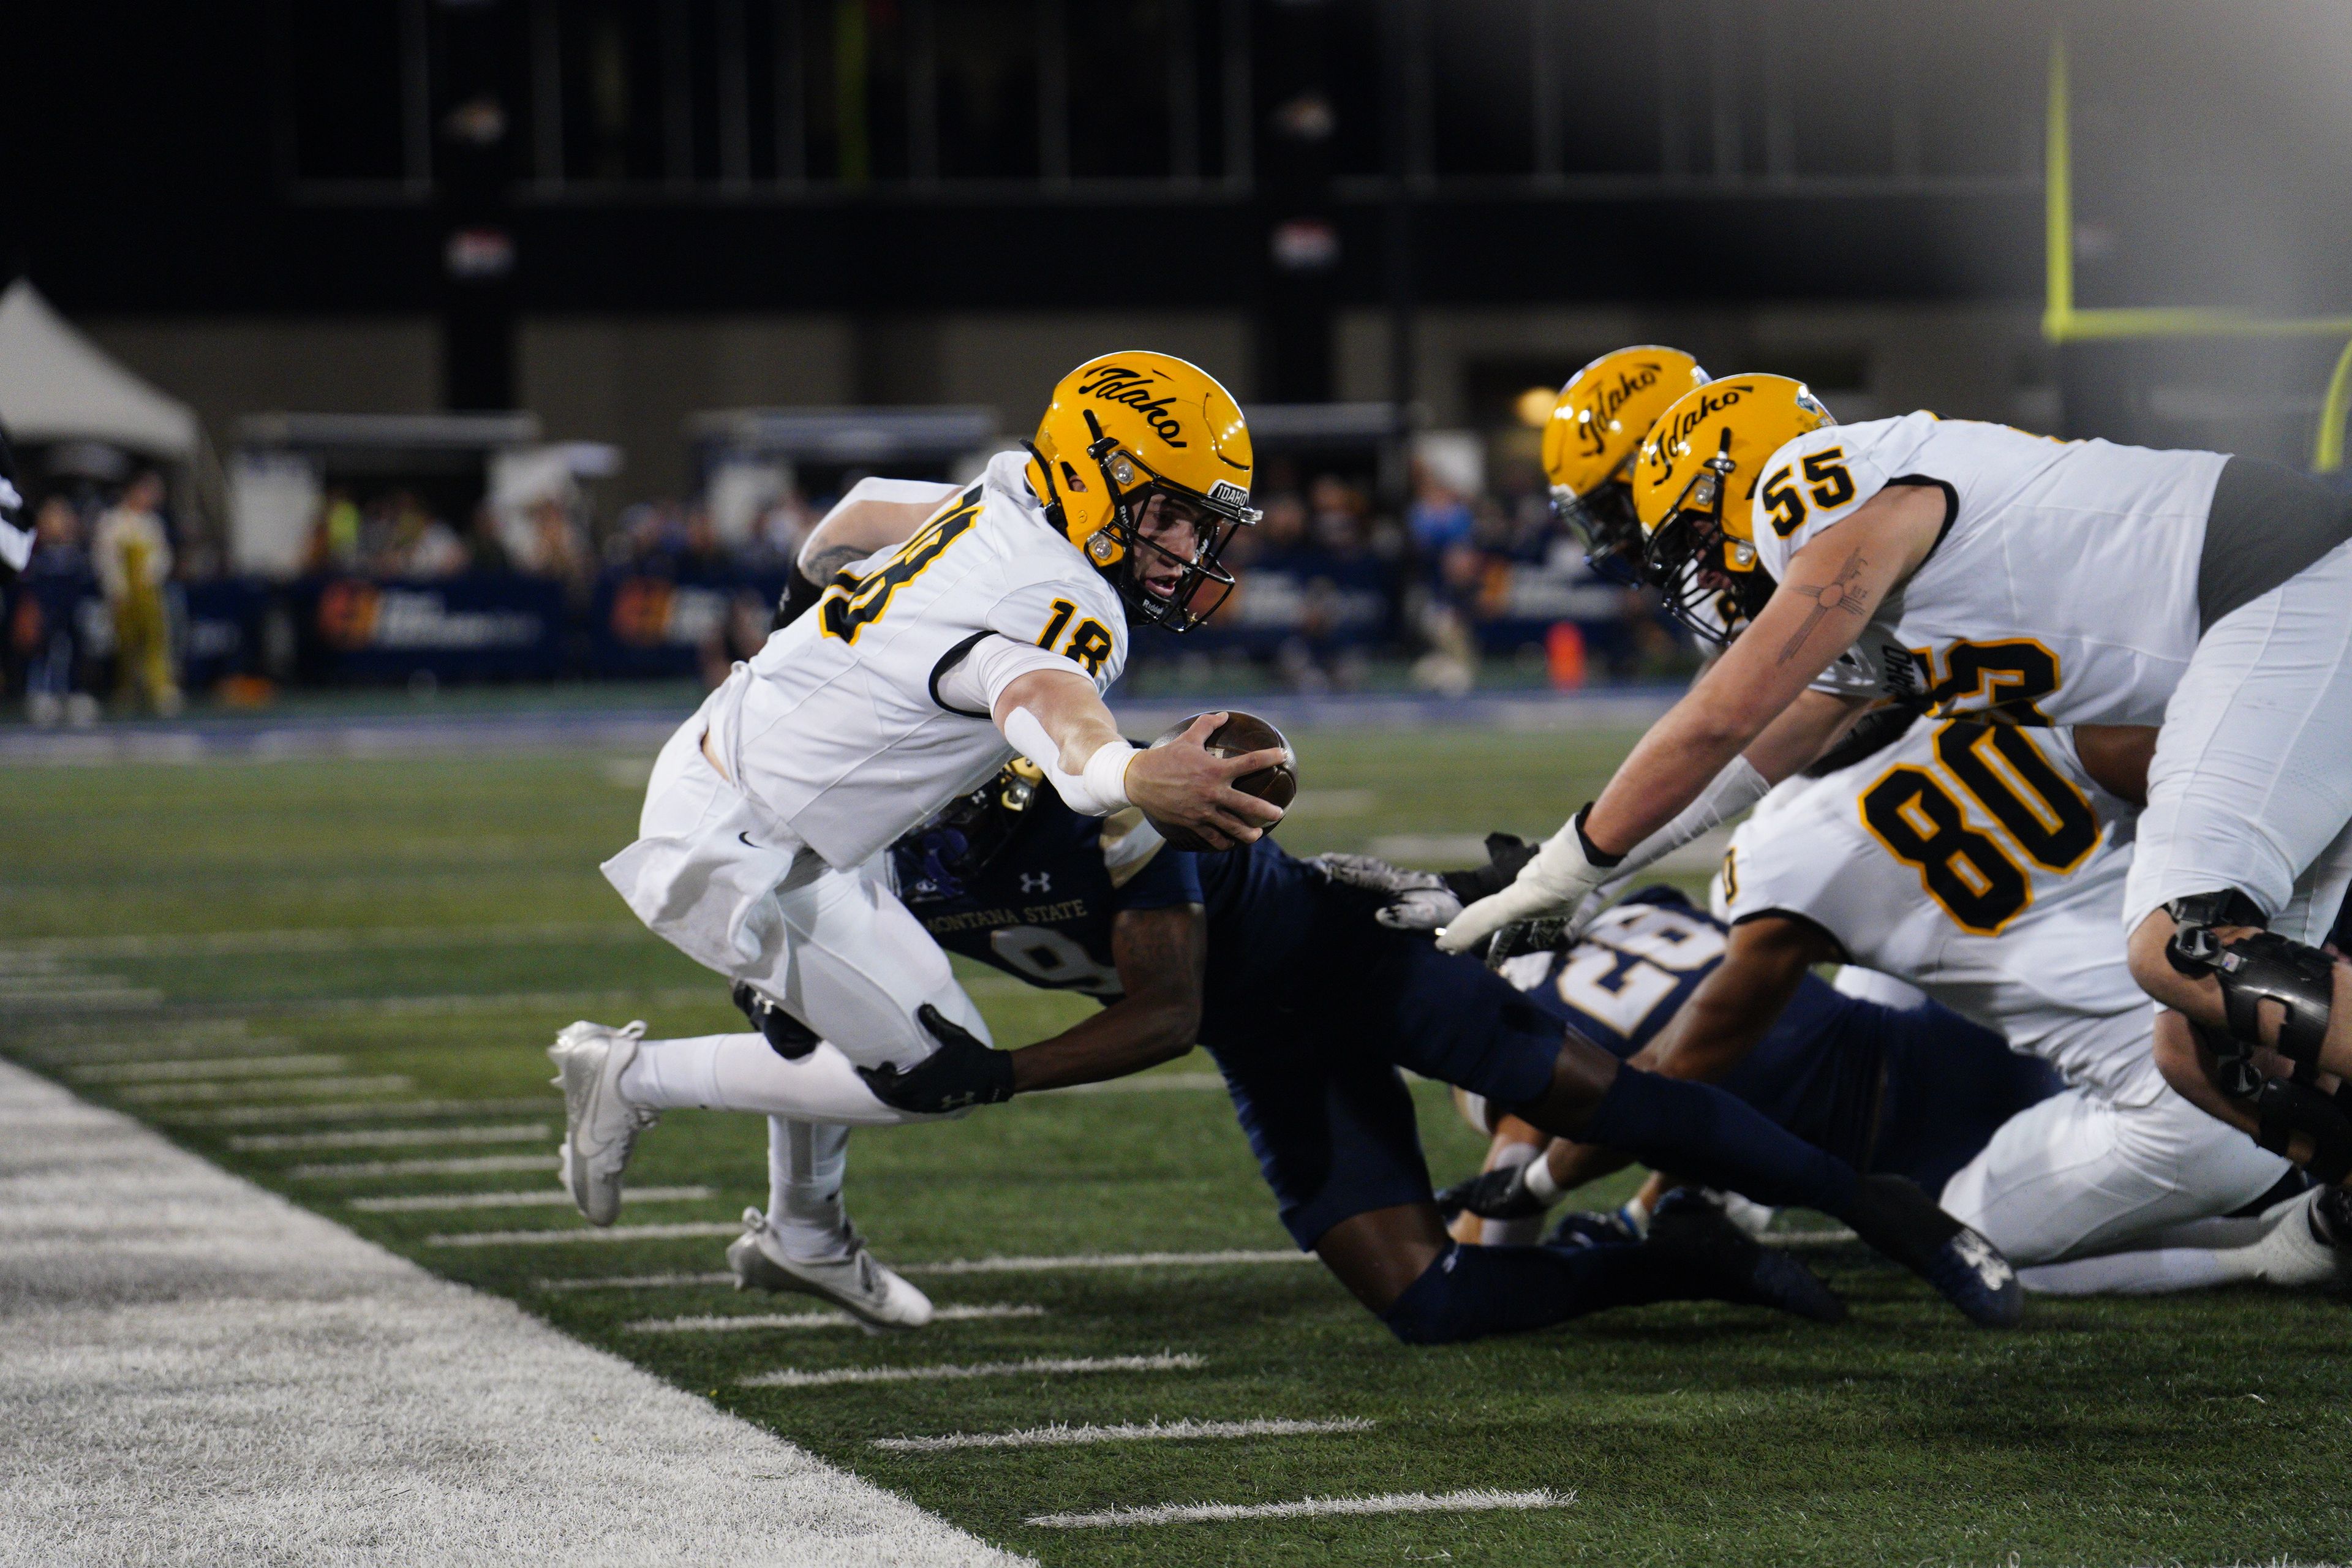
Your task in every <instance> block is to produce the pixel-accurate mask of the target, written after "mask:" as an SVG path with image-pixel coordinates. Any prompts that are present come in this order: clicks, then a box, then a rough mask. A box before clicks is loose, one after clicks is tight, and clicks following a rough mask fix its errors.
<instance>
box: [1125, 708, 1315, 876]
mask: <svg viewBox="0 0 2352 1568" xmlns="http://www.w3.org/2000/svg"><path fill="white" fill-rule="evenodd" d="M1200 717H1201V715H1199V714H1198V713H1195V714H1193V715H1192V718H1190V719H1185V720H1181V721H1179V722H1177V723H1175V724H1172V725H1171V726H1170V727H1169V728H1168V729H1167V730H1166V731H1163V732H1161V733H1160V735H1158V736H1157V737H1155V738H1154V739H1153V741H1152V742H1151V743H1152V744H1153V745H1154V746H1164V745H1166V744H1167V743H1168V742H1171V741H1172V740H1174V739H1176V737H1177V736H1179V735H1181V734H1182V733H1183V732H1184V731H1187V730H1189V729H1191V728H1192V726H1193V724H1194V723H1195V722H1197V721H1199V719H1200ZM1206 745H1207V751H1208V753H1209V754H1210V755H1211V756H1213V757H1239V756H1246V755H1247V754H1248V753H1250V752H1265V751H1271V750H1273V749H1274V748H1276V747H1277V746H1278V747H1280V748H1281V749H1282V754H1283V760H1282V761H1281V762H1278V763H1275V764H1274V766H1272V767H1270V768H1260V769H1258V771H1257V772H1255V773H1244V774H1243V775H1242V776H1241V777H1239V778H1237V779H1235V780H1234V788H1235V789H1237V790H1239V791H1241V792H1242V793H1243V794H1244V795H1255V796H1257V797H1258V799H1260V800H1270V801H1272V802H1273V803H1274V804H1275V805H1278V806H1281V807H1283V808H1284V809H1285V810H1288V809H1289V806H1290V803H1291V801H1292V799H1293V798H1294V797H1296V796H1297V794H1298V753H1297V752H1294V751H1292V750H1291V749H1290V742H1288V741H1286V740H1284V739H1283V738H1282V731H1279V730H1277V729H1276V728H1275V727H1274V726H1273V725H1271V724H1269V723H1267V722H1266V721H1265V720H1263V719H1261V718H1259V717H1258V716H1257V715H1256V714H1255V713H1235V712H1231V711H1228V712H1227V713H1226V715H1225V721H1224V722H1223V723H1222V724H1220V725H1218V726H1217V727H1216V729H1214V730H1213V731H1210V734H1209V739H1208V742H1207V743H1206ZM1144 815H1145V816H1146V817H1147V818H1149V819H1150V823H1151V826H1154V827H1156V828H1158V829H1159V830H1160V837H1162V838H1165V839H1166V840H1167V841H1168V843H1169V845H1170V847H1171V848H1176V849H1189V850H1191V851H1192V852H1193V853H1194V854H1205V855H1214V854H1218V853H1220V851H1219V850H1218V848H1217V847H1216V846H1214V845H1213V844H1211V843H1210V842H1209V841H1208V840H1207V839H1205V838H1203V837H1201V836H1200V835H1199V834H1197V833H1194V832H1193V831H1192V829H1191V828H1188V827H1179V826H1176V825H1175V824H1173V823H1169V822H1162V821H1160V819H1159V818H1157V817H1153V816H1151V815H1150V813H1149V812H1146V813H1145V814H1144ZM1277 826H1278V825H1277ZM1266 831H1267V832H1269V833H1271V832H1272V831H1274V829H1273V828H1271V827H1269V828H1267V829H1266Z"/></svg>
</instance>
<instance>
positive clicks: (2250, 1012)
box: [2164, 889, 2336, 1099]
mask: <svg viewBox="0 0 2352 1568" xmlns="http://www.w3.org/2000/svg"><path fill="white" fill-rule="evenodd" d="M2165 912H2166V913H2168V914H2169V915H2170V916H2171V917H2172V919H2173V922H2174V926H2175V930H2174V931H2173V933H2172V941H2171V942H2170V944H2169V945H2168V946H2167V947H2166V949H2165V952H2164V956H2165V959H2166V961H2167V962H2168V963H2170V964H2171V965H2172V967H2173V969H2174V970H2175V971H2176V972H2178V973H2181V974H2189V975H2196V974H2210V975H2211V976H2213V978H2214V979H2215V980H2216V981H2217V982H2218V983H2219V984H2221V1008H2222V1014H2223V1016H2224V1017H2226V1018H2227V1019H2228V1021H2229V1029H2228V1033H2229V1036H2230V1040H2229V1042H2227V1045H2226V1048H2225V1044H2224V1042H2222V1041H2221V1040H2219V1039H2217V1038H2216V1037H2215V1036H2214V1034H2213V1032H2212V1031H2211V1030H2209V1029H2200V1030H2199V1031H2198V1035H2199V1037H2200V1039H2202V1040H2203V1041H2204V1043H2205V1045H2206V1047H2207V1048H2208V1049H2210V1050H2211V1051H2213V1053H2214V1055H2215V1056H2216V1057H2218V1058H2221V1060H2222V1061H2223V1063H2224V1064H2225V1067H2224V1070H2223V1076H2224V1077H2225V1079H2226V1078H2231V1077H2233V1076H2234V1077H2236V1078H2237V1079H2239V1080H2240V1083H2239V1086H2238V1087H2236V1088H2232V1087H2231V1084H2229V1083H2227V1082H2225V1083H2224V1084H2223V1085H2222V1089H2223V1090H2224V1092H2227V1093H2230V1094H2232V1095H2234V1096H2236V1097H2237V1098H2240V1099H2244V1098H2248V1097H2249V1096H2250V1094H2251V1092H2252V1089H2254V1088H2255V1086H2256V1084H2257V1083H2258V1081H2259V1080H2257V1079H2252V1078H2251V1077H2249V1076H2248V1075H2249V1074H2250V1073H2251V1071H2252V1068H2251V1067H2244V1066H2243V1064H2244V1058H2246V1057H2247V1055H2248V1054H2249V1053H2251V1052H2252V1050H2253V1049H2254V1048H2255V1047H2258V1046H2260V1045H2261V1044H2262V1043H2263V1034H2262V1005H2263V1003H2265V1002H2275V1003H2277V1004H2278V1005H2280V1006H2281V1007H2283V1008H2284V1009H2285V1010H2286V1016H2285V1017H2284V1019H2283V1020H2282V1021H2281V1023H2280V1025H2279V1035H2278V1043H2277V1049H2278V1051H2279V1054H2280V1055H2282V1056H2284V1057H2285V1058H2287V1059H2288V1060H2290V1061H2292V1062H2294V1076H2295V1080H2296V1081H2297V1082H2298V1083H2306V1084H2307V1083H2308V1082H2309V1081H2310V1079H2312V1077H2313V1076H2314V1075H2315V1074H2316V1073H2317V1071H2318V1070H2319V1047H2320V1046H2321V1045H2322V1044H2323V1043H2325V1042H2326V1038H2327V1016H2328V1013H2329V1011H2330V1010H2331V1009H2332V1008H2333V1006H2334V1005H2335V1000H2336V961H2335V960H2334V959H2332V958H2330V957H2329V956H2328V955H2327V954H2326V952H2322V951H2320V950H2319V949H2318V948H2315V947H2310V946H2306V945H2305V944H2304V943H2302V942H2293V941H2290V940H2288V939H2287V938H2285V937H2283V936H2280V935H2278V934H2277V933H2276V932H2274V931H2256V932H2255V933H2254V934H2253V935H2252V936H2249V937H2245V938H2242V940H2240V941H2238V942H2233V943H2231V944H2230V945H2228V946H2226V947H2225V946H2223V945H2222V943H2221V939H2220V938H2218V937H2216V936H2215V935H2214V934H2213V928H2214V927H2216V926H2224V925H2252V926H2259V925H2261V924H2263V915H2262V911H2261V910H2258V909H2256V908H2255V907H2254V904H2253V901H2252V900H2250V899H2248V898H2247V897H2246V896H2245V895H2244V894H2243V893H2241V892H2238V891H2236V890H2235V889H2232V890H2231V891H2228V892H2222V893H2200V894H2199V895H2197V896H2196V897H2195V898H2190V899H2176V900H2173V901H2172V902H2171V903H2169V904H2168V905H2166V906H2165ZM2230 1064H2235V1065H2234V1066H2233V1065H2230ZM2239 1068H2242V1070H2238V1069H2239Z"/></svg>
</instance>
